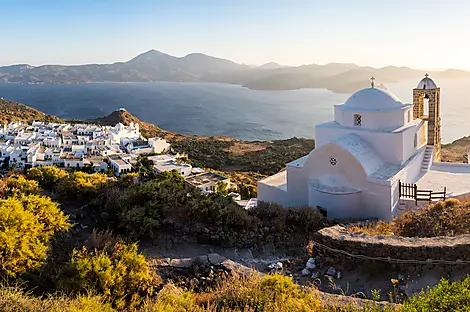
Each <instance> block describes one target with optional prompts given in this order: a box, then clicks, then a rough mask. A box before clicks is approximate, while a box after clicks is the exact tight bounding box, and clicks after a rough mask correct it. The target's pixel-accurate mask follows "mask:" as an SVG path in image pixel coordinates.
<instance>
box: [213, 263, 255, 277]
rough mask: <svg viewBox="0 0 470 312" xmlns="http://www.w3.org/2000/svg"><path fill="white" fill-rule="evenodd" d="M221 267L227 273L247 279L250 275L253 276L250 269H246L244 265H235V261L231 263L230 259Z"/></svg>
mask: <svg viewBox="0 0 470 312" xmlns="http://www.w3.org/2000/svg"><path fill="white" fill-rule="evenodd" d="M221 265H222V266H223V267H224V268H225V269H226V270H228V271H230V272H237V273H238V274H240V275H241V276H243V277H248V276H250V275H251V274H253V270H252V269H250V268H249V267H246V266H244V265H241V264H239V263H236V262H235V261H232V260H230V259H226V260H225V261H223V262H222V263H221Z"/></svg>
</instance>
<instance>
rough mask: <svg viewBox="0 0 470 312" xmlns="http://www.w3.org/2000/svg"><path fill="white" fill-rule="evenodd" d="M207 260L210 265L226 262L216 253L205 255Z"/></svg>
mask: <svg viewBox="0 0 470 312" xmlns="http://www.w3.org/2000/svg"><path fill="white" fill-rule="evenodd" d="M207 259H208V260H209V263H210V264H212V265H218V264H221V263H222V262H224V261H225V260H227V258H225V257H222V256H221V255H219V254H218V253H211V254H208V255H207Z"/></svg>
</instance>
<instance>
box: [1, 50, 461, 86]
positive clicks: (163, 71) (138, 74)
mask: <svg viewBox="0 0 470 312" xmlns="http://www.w3.org/2000/svg"><path fill="white" fill-rule="evenodd" d="M424 72H425V71H424V70H416V69H412V68H408V67H396V66H387V67H383V68H373V67H369V66H359V65H356V64H351V63H329V64H326V65H318V64H309V65H302V66H297V67H290V66H281V65H279V64H277V63H274V62H270V63H266V64H264V65H261V66H248V65H244V64H238V63H235V62H232V61H230V60H226V59H222V58H218V57H213V56H209V55H205V54H202V53H191V54H188V55H186V56H183V57H175V56H172V55H169V54H166V53H163V52H160V51H157V50H150V51H147V52H145V53H142V54H139V55H137V56H136V57H134V58H132V59H131V60H129V61H126V62H117V63H113V64H85V65H76V66H64V65H42V66H31V65H28V64H18V65H10V66H3V67H1V66H0V83H33V84H42V83H65V84H68V83H90V82H158V81H172V82H181V81H187V82H215V83H231V84H239V85H243V86H245V87H247V88H250V89H257V90H294V89H301V88H326V89H329V90H331V91H333V92H339V93H348V92H351V91H354V90H357V89H358V88H362V87H367V86H368V85H369V78H370V77H371V76H374V77H376V78H377V81H378V82H380V83H390V82H396V81H400V80H404V79H419V78H421V77H422V76H423V74H424ZM428 72H429V73H430V74H431V75H432V76H433V77H436V78H439V77H442V78H462V77H470V73H469V72H466V71H462V70H455V69H449V70H445V71H428Z"/></svg>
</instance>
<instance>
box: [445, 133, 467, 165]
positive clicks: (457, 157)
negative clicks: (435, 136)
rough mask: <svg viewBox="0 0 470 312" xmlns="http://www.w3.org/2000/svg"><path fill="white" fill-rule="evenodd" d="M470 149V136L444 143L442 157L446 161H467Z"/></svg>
mask: <svg viewBox="0 0 470 312" xmlns="http://www.w3.org/2000/svg"><path fill="white" fill-rule="evenodd" d="M469 149H470V136H466V137H463V138H460V139H458V140H455V141H454V142H452V143H449V144H444V145H442V151H441V158H442V161H444V162H456V163H466V162H467V161H468V160H467V152H468V150H469Z"/></svg>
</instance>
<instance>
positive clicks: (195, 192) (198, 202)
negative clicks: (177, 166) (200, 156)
mask: <svg viewBox="0 0 470 312" xmlns="http://www.w3.org/2000/svg"><path fill="white" fill-rule="evenodd" d="M111 192H112V194H111V196H108V201H107V203H106V207H105V210H106V211H107V212H108V213H109V215H117V216H118V220H117V227H118V228H119V229H121V230H123V231H124V232H125V233H127V234H128V235H130V236H132V237H133V238H141V237H151V238H152V237H154V236H155V235H156V233H157V232H158V231H159V230H161V228H162V226H163V223H164V221H165V220H167V219H174V220H178V221H179V222H182V223H186V224H192V223H194V222H201V223H204V224H207V225H208V226H227V227H231V228H239V229H241V228H246V227H249V226H250V225H251V224H252V222H254V221H255V220H254V218H253V217H251V216H250V215H249V214H248V213H247V211H246V210H244V209H243V208H241V207H240V206H239V205H237V204H236V203H234V202H233V201H232V200H231V199H229V198H226V197H225V196H221V195H220V194H212V195H209V196H206V195H203V194H202V193H201V191H200V190H199V189H196V188H194V187H192V186H190V185H188V184H186V183H184V182H183V181H182V180H181V177H179V176H175V175H172V174H171V173H165V174H164V175H163V174H162V175H157V177H156V178H155V179H154V180H151V181H147V182H142V183H139V184H138V185H133V186H131V187H129V188H127V189H124V190H121V191H113V190H111Z"/></svg>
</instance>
